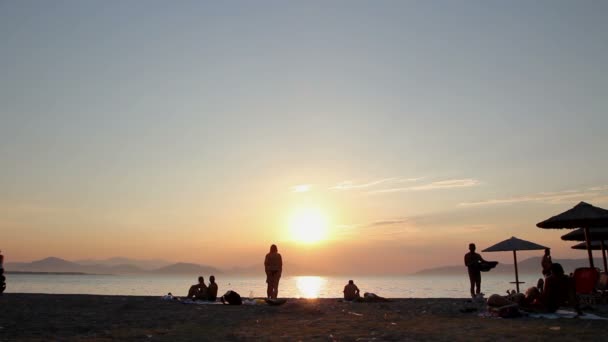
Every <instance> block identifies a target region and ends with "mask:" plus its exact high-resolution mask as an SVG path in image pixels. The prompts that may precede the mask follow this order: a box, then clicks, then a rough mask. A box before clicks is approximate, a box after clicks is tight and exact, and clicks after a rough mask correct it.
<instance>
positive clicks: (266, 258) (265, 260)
mask: <svg viewBox="0 0 608 342" xmlns="http://www.w3.org/2000/svg"><path fill="white" fill-rule="evenodd" d="M268 262H269V260H268V254H266V257H265V258H264V269H268Z"/></svg>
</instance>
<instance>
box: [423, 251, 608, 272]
mask: <svg viewBox="0 0 608 342" xmlns="http://www.w3.org/2000/svg"><path fill="white" fill-rule="evenodd" d="M483 256H484V259H486V260H488V261H490V260H492V259H491V258H490V257H488V255H487V254H484V255H483ZM541 259H542V257H532V258H529V259H525V260H522V261H519V262H518V263H517V269H518V271H519V273H520V274H535V273H538V274H541V266H540V261H541ZM553 262H555V263H560V264H561V265H562V267H563V268H564V271H565V272H566V274H568V273H570V272H574V270H575V269H576V268H578V267H588V266H589V259H553ZM593 262H594V264H595V267H600V268H602V267H603V266H602V265H603V261H602V259H594V260H593ZM463 272H466V268H465V266H464V261H463V264H462V265H457V266H441V267H435V268H429V269H424V270H420V271H418V272H416V273H414V274H415V275H451V274H462V273H463ZM490 272H491V273H501V274H503V273H504V274H512V273H513V272H514V267H513V264H503V263H500V264H498V266H496V268H495V269H493V270H491V271H490Z"/></svg>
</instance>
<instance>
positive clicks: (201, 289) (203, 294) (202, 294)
mask: <svg viewBox="0 0 608 342" xmlns="http://www.w3.org/2000/svg"><path fill="white" fill-rule="evenodd" d="M188 298H190V299H194V300H197V299H198V300H207V285H205V278H204V277H203V276H200V277H198V284H194V285H192V286H190V290H188Z"/></svg>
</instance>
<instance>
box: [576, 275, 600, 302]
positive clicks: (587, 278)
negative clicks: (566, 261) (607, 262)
mask: <svg viewBox="0 0 608 342" xmlns="http://www.w3.org/2000/svg"><path fill="white" fill-rule="evenodd" d="M599 276H600V273H599V271H598V270H597V269H596V268H591V267H581V268H577V269H576V270H575V271H574V284H575V288H576V297H577V299H578V301H579V303H580V304H587V305H593V304H596V303H598V302H599V301H600V300H601V293H600V292H597V291H596V286H597V284H598V279H599Z"/></svg>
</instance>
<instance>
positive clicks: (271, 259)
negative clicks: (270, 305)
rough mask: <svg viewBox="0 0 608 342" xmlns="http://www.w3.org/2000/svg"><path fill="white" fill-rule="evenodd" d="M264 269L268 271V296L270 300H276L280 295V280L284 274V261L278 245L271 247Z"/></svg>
mask: <svg viewBox="0 0 608 342" xmlns="http://www.w3.org/2000/svg"><path fill="white" fill-rule="evenodd" d="M264 269H265V271H266V283H267V284H268V288H267V289H266V295H267V296H268V298H272V299H276V298H277V296H278V295H279V280H280V279H281V273H282V272H283V259H282V258H281V254H279V249H278V248H277V245H272V246H270V252H269V253H268V254H266V258H265V259H264Z"/></svg>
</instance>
